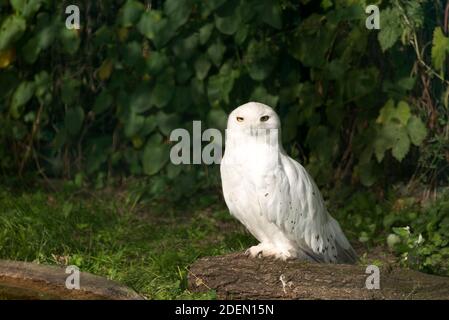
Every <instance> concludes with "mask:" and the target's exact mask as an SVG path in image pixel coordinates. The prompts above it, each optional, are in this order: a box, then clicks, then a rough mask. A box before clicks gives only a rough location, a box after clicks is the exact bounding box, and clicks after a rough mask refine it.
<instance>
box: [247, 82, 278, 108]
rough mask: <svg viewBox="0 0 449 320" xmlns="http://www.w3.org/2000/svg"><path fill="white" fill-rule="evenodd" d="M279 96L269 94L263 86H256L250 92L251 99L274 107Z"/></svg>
mask: <svg viewBox="0 0 449 320" xmlns="http://www.w3.org/2000/svg"><path fill="white" fill-rule="evenodd" d="M278 100H279V97H278V96H273V95H270V94H269V93H268V91H267V89H266V88H265V87H263V86H258V87H256V88H255V89H254V91H253V93H252V94H251V101H257V102H261V103H264V104H266V105H268V106H270V107H272V108H274V107H276V105H277V103H278Z"/></svg>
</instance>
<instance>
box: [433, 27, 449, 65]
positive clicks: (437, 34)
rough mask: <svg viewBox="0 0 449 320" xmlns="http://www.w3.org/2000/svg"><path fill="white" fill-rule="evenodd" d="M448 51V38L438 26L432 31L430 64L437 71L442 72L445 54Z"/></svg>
mask: <svg viewBox="0 0 449 320" xmlns="http://www.w3.org/2000/svg"><path fill="white" fill-rule="evenodd" d="M448 53H449V38H448V37H446V36H445V35H444V34H443V30H441V28H440V27H436V28H435V30H434V31H433V42H432V65H433V66H434V67H435V69H436V70H437V71H439V72H443V69H444V62H445V60H446V55H447V54H448Z"/></svg>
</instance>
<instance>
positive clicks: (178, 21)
mask: <svg viewBox="0 0 449 320" xmlns="http://www.w3.org/2000/svg"><path fill="white" fill-rule="evenodd" d="M191 11H192V4H191V1H190V0H167V1H165V3H164V12H165V14H166V15H167V16H168V17H169V18H170V23H171V24H172V25H173V27H174V28H175V29H176V28H179V27H180V26H182V25H183V24H185V23H186V22H187V20H189V16H190V12H191Z"/></svg>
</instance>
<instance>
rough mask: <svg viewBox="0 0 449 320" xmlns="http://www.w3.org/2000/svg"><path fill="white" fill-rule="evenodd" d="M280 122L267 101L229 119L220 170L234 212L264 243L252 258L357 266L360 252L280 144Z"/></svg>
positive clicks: (244, 108) (248, 105)
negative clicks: (353, 246) (355, 248)
mask: <svg viewBox="0 0 449 320" xmlns="http://www.w3.org/2000/svg"><path fill="white" fill-rule="evenodd" d="M280 128H281V124H280V120H279V117H278V115H277V114H276V112H275V111H274V110H273V109H272V108H270V107H269V106H266V105H264V104H261V103H257V102H249V103H246V104H244V105H242V106H240V107H238V108H236V109H235V110H234V111H232V113H231V114H230V115H229V118H228V125H227V129H226V148H225V153H224V156H223V159H222V162H221V166H220V171H221V179H222V184H223V194H224V198H225V201H226V204H227V206H228V208H229V211H230V212H231V214H232V215H233V216H235V217H236V218H237V219H238V220H239V221H240V222H241V223H243V225H245V227H246V228H247V229H248V230H249V232H251V234H252V235H253V236H254V237H255V238H256V239H257V240H259V242H260V244H259V245H257V246H253V247H251V248H249V249H248V250H247V254H248V255H250V256H252V257H258V256H264V257H265V256H274V257H276V258H279V259H282V260H286V259H289V258H298V259H302V260H311V261H316V262H325V263H354V262H356V260H357V257H356V253H355V252H354V250H353V249H352V247H351V245H350V243H349V242H348V240H347V239H346V237H345V235H344V234H343V231H342V230H341V228H340V225H339V224H338V222H337V221H336V220H335V219H334V218H332V217H331V216H330V214H329V213H328V211H327V209H326V207H325V204H324V201H323V198H322V196H321V193H320V191H319V190H318V187H317V186H316V184H315V182H314V181H313V179H312V177H311V176H310V175H309V174H308V173H307V171H306V170H305V169H304V167H303V166H301V165H300V164H299V163H298V162H296V161H295V160H293V159H292V158H290V157H289V156H288V155H287V154H286V153H285V151H284V150H283V148H282V144H281V142H280V139H281V134H280Z"/></svg>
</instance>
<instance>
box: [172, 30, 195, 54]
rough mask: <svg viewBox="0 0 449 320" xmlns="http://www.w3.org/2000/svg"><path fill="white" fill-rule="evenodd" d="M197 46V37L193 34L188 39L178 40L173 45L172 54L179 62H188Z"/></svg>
mask: <svg viewBox="0 0 449 320" xmlns="http://www.w3.org/2000/svg"><path fill="white" fill-rule="evenodd" d="M198 44H199V36H198V34H197V33H194V34H192V35H191V36H189V37H186V38H184V37H183V38H181V39H178V40H177V41H176V42H175V43H174V45H173V52H174V53H175V55H176V56H177V57H178V58H180V59H181V60H189V59H190V58H191V57H192V55H194V53H195V49H196V48H197V46H198Z"/></svg>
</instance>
